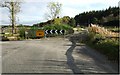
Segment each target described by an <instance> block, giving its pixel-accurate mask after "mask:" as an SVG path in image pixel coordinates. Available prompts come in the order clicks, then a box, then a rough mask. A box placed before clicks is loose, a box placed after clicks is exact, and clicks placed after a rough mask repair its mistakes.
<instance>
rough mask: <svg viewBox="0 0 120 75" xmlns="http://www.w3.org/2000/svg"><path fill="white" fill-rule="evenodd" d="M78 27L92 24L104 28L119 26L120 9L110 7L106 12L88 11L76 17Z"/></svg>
mask: <svg viewBox="0 0 120 75" xmlns="http://www.w3.org/2000/svg"><path fill="white" fill-rule="evenodd" d="M74 19H75V21H76V25H78V24H79V25H86V26H87V25H89V24H90V23H93V24H99V25H103V26H119V7H109V8H108V9H105V10H97V11H94V10H93V11H88V12H83V13H80V14H79V15H76V16H75V17H74Z"/></svg>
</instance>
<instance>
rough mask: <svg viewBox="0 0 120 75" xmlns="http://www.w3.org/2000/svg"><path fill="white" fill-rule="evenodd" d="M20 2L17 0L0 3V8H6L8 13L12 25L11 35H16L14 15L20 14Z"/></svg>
mask: <svg viewBox="0 0 120 75" xmlns="http://www.w3.org/2000/svg"><path fill="white" fill-rule="evenodd" d="M20 5H21V2H20V1H17V0H10V1H2V2H1V3H0V7H6V8H8V10H9V12H10V16H9V18H10V22H11V24H12V34H14V33H16V30H15V29H16V15H17V14H18V13H19V12H20Z"/></svg>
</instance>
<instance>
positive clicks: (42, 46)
mask: <svg viewBox="0 0 120 75" xmlns="http://www.w3.org/2000/svg"><path fill="white" fill-rule="evenodd" d="M1 44H2V73H64V74H78V73H80V74H84V73H86V74H94V73H118V67H117V65H116V64H113V63H110V62H109V61H108V60H107V59H106V58H105V57H104V55H102V54H100V53H98V52H96V51H95V50H93V49H91V48H89V47H88V46H86V45H84V44H80V43H76V42H75V41H73V40H72V41H71V39H68V38H44V39H34V40H24V41H6V42H2V43H1Z"/></svg>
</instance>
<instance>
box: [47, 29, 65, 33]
mask: <svg viewBox="0 0 120 75" xmlns="http://www.w3.org/2000/svg"><path fill="white" fill-rule="evenodd" d="M64 33H65V30H45V34H64Z"/></svg>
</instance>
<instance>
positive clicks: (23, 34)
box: [19, 27, 25, 39]
mask: <svg viewBox="0 0 120 75" xmlns="http://www.w3.org/2000/svg"><path fill="white" fill-rule="evenodd" d="M19 36H20V38H22V39H24V38H25V27H21V28H20V29H19Z"/></svg>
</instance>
